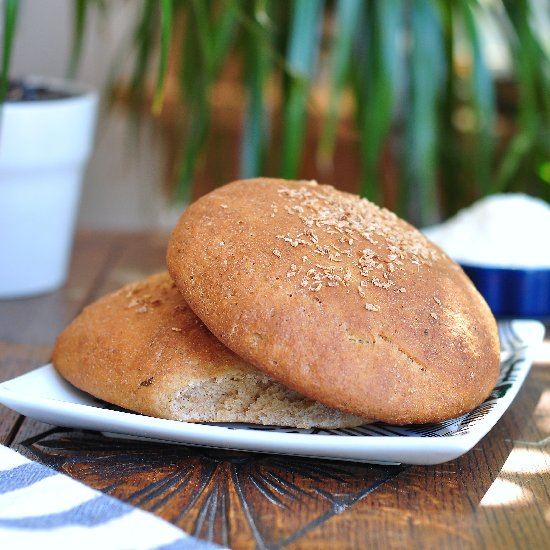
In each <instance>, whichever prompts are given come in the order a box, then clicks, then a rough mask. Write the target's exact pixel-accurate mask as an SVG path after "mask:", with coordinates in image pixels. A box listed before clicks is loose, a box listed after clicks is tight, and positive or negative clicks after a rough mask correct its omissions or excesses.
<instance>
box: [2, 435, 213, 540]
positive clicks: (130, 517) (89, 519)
mask: <svg viewBox="0 0 550 550" xmlns="http://www.w3.org/2000/svg"><path fill="white" fill-rule="evenodd" d="M0 548H2V549H5V550H9V549H11V548H14V549H15V548H17V549H26V548H33V549H35V548H43V549H49V548H55V549H56V550H62V549H71V550H73V549H74V548H78V550H84V549H87V548H93V549H94V550H97V549H98V548H99V549H101V550H111V549H112V550H123V549H128V550H141V549H151V550H153V549H155V550H161V549H162V550H176V549H178V550H179V549H180V548H185V549H188V548H189V549H197V550H206V549H213V548H220V547H219V546H216V545H213V544H209V543H207V542H204V541H200V540H198V539H196V538H194V537H191V536H190V535H187V534H186V533H185V532H184V531H182V530H181V529H178V528H177V527H175V526H174V525H172V524H170V523H168V522H166V521H164V520H162V519H160V518H158V517H157V516H155V515H153V514H150V513H148V512H145V511H143V510H139V509H138V508H134V507H132V506H130V505H128V504H125V503H123V502H121V501H119V500H117V499H115V498H112V497H109V496H107V495H104V494H103V493H101V492H99V491H95V490H94V489H91V488H90V487H87V486H86V485H84V484H82V483H80V482H78V481H75V480H74V479H72V478H70V477H69V476H67V475H64V474H60V473H59V472H56V471H55V470H52V469H51V468H47V467H46V466H43V465H42V464H38V463H36V462H32V461H30V460H27V459H26V458H25V457H23V456H21V455H20V454H18V453H16V452H15V451H13V450H12V449H9V448H7V447H5V446H2V445H0Z"/></svg>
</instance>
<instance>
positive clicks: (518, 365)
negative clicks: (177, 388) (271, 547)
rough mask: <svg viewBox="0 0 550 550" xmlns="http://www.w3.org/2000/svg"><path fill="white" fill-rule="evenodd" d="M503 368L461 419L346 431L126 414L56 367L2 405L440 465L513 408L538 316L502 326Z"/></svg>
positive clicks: (238, 444) (268, 445)
mask: <svg viewBox="0 0 550 550" xmlns="http://www.w3.org/2000/svg"><path fill="white" fill-rule="evenodd" d="M499 332H500V338H501V348H502V350H501V373H500V377H499V380H498V382H497V384H496V386H495V388H494V390H493V392H492V393H491V395H490V396H489V398H488V399H487V400H486V401H485V402H484V403H482V404H481V405H480V406H479V407H477V409H475V410H474V411H472V412H471V413H469V414H466V415H464V416H462V417H460V418H457V419H454V420H450V421H446V422H442V423H439V424H429V425H422V426H407V427H398V426H390V425H387V424H381V423H375V424H367V425H364V426H360V427H358V428H351V429H341V430H320V429H311V430H298V429H290V428H289V429H286V428H278V427H277V428H275V427H266V426H257V425H251V424H246V425H245V424H191V423H187V422H177V421H174V420H164V419H161V418H152V417H149V416H144V415H140V414H136V413H131V412H127V411H122V410H120V409H116V408H114V407H111V406H110V405H109V404H107V403H104V402H102V401H98V400H96V399H94V398H93V397H92V396H90V395H88V394H86V393H83V392H81V391H79V390H77V389H76V388H74V387H73V386H72V385H70V384H68V383H67V382H66V381H65V380H64V379H63V378H61V376H59V375H58V374H57V372H56V370H55V369H54V367H53V366H52V365H51V364H50V365H45V366H43V367H40V368H38V369H36V370H34V371H32V372H29V373H28V374H24V375H23V376H19V377H17V378H14V379H13V380H9V381H7V382H4V383H3V384H0V403H3V404H4V405H6V406H7V407H9V408H11V409H13V410H15V411H17V412H18V413H20V414H23V415H25V416H30V417H31V418H35V419H36V420H40V421H42V422H47V423H49V424H53V425H57V426H65V427H72V428H82V429H90V430H99V431H103V432H107V433H108V434H109V435H111V434H118V435H121V436H130V437H138V438H146V439H153V440H160V441H164V442H172V443H180V444H187V445H198V446H205V447H216V448H226V449H235V450H245V451H256V452H264V453H278V454H291V455H300V456H311V457H319V458H331V459H338V460H354V461H361V462H383V463H408V464H438V463H441V462H445V461H448V460H452V459H455V458H457V457H459V456H461V455H462V454H464V453H466V452H467V451H469V450H470V449H472V448H473V447H474V445H476V444H477V443H478V442H479V441H480V439H481V438H482V437H483V436H485V434H487V432H488V431H489V430H490V429H491V428H492V427H493V426H494V425H495V424H496V422H497V421H498V419H499V418H500V417H501V416H502V415H503V413H504V411H506V409H507V408H508V407H509V406H510V404H511V403H512V401H513V399H514V397H515V396H516V395H517V393H518V391H519V389H520V388H521V385H522V384H523V382H524V380H525V378H526V376H527V373H528V372H529V369H530V367H531V363H532V361H533V357H534V353H535V351H536V348H537V346H538V345H540V343H541V342H542V339H543V338H544V326H543V325H542V324H541V323H539V322H537V321H510V322H503V323H500V324H499Z"/></svg>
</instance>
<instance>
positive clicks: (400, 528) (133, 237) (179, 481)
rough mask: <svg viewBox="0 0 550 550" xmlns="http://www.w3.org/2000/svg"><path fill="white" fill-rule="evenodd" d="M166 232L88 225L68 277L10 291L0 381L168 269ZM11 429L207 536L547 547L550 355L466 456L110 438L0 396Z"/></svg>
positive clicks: (259, 544) (0, 413)
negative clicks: (317, 453)
mask: <svg viewBox="0 0 550 550" xmlns="http://www.w3.org/2000/svg"><path fill="white" fill-rule="evenodd" d="M166 242H167V236H166V235H162V234H160V235H157V234H97V233H81V234H79V236H78V238H77V241H76V245H75V252H74V257H73V263H72V269H71V274H70V278H69V281H68V282H67V284H66V285H65V287H64V288H63V289H62V290H60V291H58V292H55V293H53V294H49V295H46V296H41V297H36V298H29V299H24V300H11V301H0V381H4V380H8V379H10V378H12V377H14V376H16V375H18V374H22V373H24V372H28V371H30V370H32V369H34V368H36V367H38V366H40V365H42V364H44V363H46V362H47V361H48V359H49V357H50V353H51V349H52V346H53V343H54V341H55V337H56V335H57V334H58V333H59V332H60V331H61V330H62V329H63V328H64V327H65V326H66V324H67V323H68V322H69V321H70V320H71V319H72V318H73V317H74V316H75V315H77V314H78V313H79V311H81V309H82V308H83V307H84V306H85V305H86V304H87V303H89V302H91V301H93V300H94V299H96V298H98V297H99V296H101V295H103V294H105V293H107V292H110V291H111V290H114V289H116V288H119V287H120V286H122V285H123V284H126V283H127V282H130V281H134V280H137V279H140V278H142V277H144V276H145V275H148V274H150V273H153V272H156V271H160V270H162V269H164V252H165V248H166ZM0 441H1V442H2V443H3V444H5V445H9V446H11V447H13V448H15V449H16V450H18V451H19V452H21V453H23V454H24V455H26V456H28V457H30V458H32V459H34V460H38V461H40V462H42V463H44V464H47V465H49V466H52V467H54V468H55V469H57V470H60V471H63V472H65V473H67V474H68V475H70V476H71V477H73V478H75V479H78V480H81V481H82V482H84V483H85V484H87V485H90V486H91V487H94V488H96V489H99V490H101V491H103V492H105V493H108V494H110V495H113V496H115V497H117V498H119V499H122V500H124V501H126V502H128V503H130V504H132V505H134V506H137V507H140V508H143V509H145V510H148V511H150V512H152V513H154V514H157V515H159V516H161V517H162V518H164V519H166V520H168V521H170V522H172V523H174V524H176V525H178V526H180V527H181V528H183V529H184V530H185V531H187V532H189V533H192V534H194V535H196V536H198V537H200V538H203V539H206V540H211V541H215V542H218V543H220V544H224V545H227V546H230V547H231V548H235V549H241V548H243V549H249V548H250V549H252V548H260V549H261V548H269V549H278V548H285V549H298V548H300V549H302V548H303V549H318V548H331V549H348V548H349V549H355V548H423V549H424V548H437V549H439V548H460V549H462V548H487V549H492V548H495V549H496V548H499V549H500V548H526V549H533V548H549V547H550V452H549V449H550V363H548V362H546V361H545V360H543V359H541V360H540V361H538V362H537V363H535V365H534V366H533V368H532V369H531V372H530V374H529V376H528V378H527V381H526V382H525V384H524V386H523V387H522V389H521V391H520V393H519V395H518V397H517V398H516V400H515V401H514V403H513V404H512V406H511V407H510V409H509V410H508V411H507V412H506V413H505V414H504V416H503V417H502V419H501V420H500V421H499V422H498V424H497V425H496V426H495V427H494V428H493V430H491V432H490V433H489V434H488V435H487V436H486V437H485V438H483V439H482V440H481V442H480V443H479V444H478V445H476V446H475V447H474V448H473V449H472V450H471V451H470V452H469V453H467V454H466V455H464V456H462V457H460V458H458V459H456V460H453V461H451V462H447V463H444V464H440V465H437V466H409V465H399V466H387V465H375V464H361V463H353V462H343V461H329V460H316V459H307V458H298V457H288V456H277V455H268V454H255V453H245V452H236V451H222V450H213V449H206V448H194V447H189V446H185V445H169V444H160V443H147V442H140V441H136V440H132V439H117V438H110V437H107V436H105V435H102V434H100V433H97V432H90V431H82V430H71V429H66V428H58V427H55V426H50V425H47V424H43V423H41V422H38V421H35V420H32V419H30V418H25V417H22V416H20V415H18V414H17V413H15V412H13V411H11V410H9V409H7V408H5V407H3V406H2V405H0Z"/></svg>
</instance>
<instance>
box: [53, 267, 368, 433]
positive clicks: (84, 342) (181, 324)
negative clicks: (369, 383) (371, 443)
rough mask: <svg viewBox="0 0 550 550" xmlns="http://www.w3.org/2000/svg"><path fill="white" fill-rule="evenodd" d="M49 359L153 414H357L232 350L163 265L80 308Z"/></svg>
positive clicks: (302, 421)
mask: <svg viewBox="0 0 550 550" xmlns="http://www.w3.org/2000/svg"><path fill="white" fill-rule="evenodd" d="M53 363H54V365H55V367H56V368H57V370H58V371H59V372H60V373H61V374H62V376H64V377H65V378H66V379H67V380H68V381H69V382H71V383H72V384H74V385H75V386H76V387H78V388H80V389H82V390H84V391H86V392H88V393H90V394H92V395H94V396H96V397H98V398H100V399H102V400H104V401H107V402H109V403H113V404H116V405H118V406H120V407H124V408H126V409H130V410H133V411H137V412H140V413H144V414H147V415H151V416H157V417H162V418H169V419H174V420H185V421H205V422H251V423H260V424H273V425H285V426H295V427H301V428H309V427H313V426H318V427H324V428H335V427H349V426H357V425H359V424H362V423H364V422H365V420H364V419H361V418H357V417H355V416H352V415H349V414H345V413H341V412H340V411H335V410H332V409H329V408H328V407H325V406H324V405H322V404H320V403H316V402H314V401H312V400H310V399H307V398H304V397H302V396H300V395H298V394H297V393H296V392H294V391H291V390H289V389H288V388H285V387H283V386H281V384H279V383H277V382H275V381H274V380H272V379H270V378H269V377H268V376H266V375H264V374H263V373H261V372H259V371H257V369H255V368H253V367H252V366H250V365H249V364H247V363H245V362H244V361H243V360H242V359H241V358H239V357H237V356H236V355H235V354H234V353H232V352H231V351H230V350H228V349H227V348H226V347H225V346H224V345H223V344H221V343H220V342H219V341H218V340H216V338H215V337H214V336H213V335H212V334H211V333H210V332H209V331H208V329H206V327H205V326H204V325H203V324H202V322H201V321H200V320H199V319H198V318H197V317H196V316H195V315H194V314H193V312H192V311H191V310H190V308H189V307H188V306H187V304H186V303H185V301H184V299H183V297H182V296H181V294H180V293H179V292H178V290H177V289H176V287H175V285H174V284H173V282H172V280H171V279H170V276H169V275H168V273H161V274H157V275H153V276H151V277H148V278H147V279H145V280H144V281H140V282H138V283H135V284H132V285H128V286H126V287H124V288H122V289H121V290H119V291H117V292H114V293H112V294H110V295H108V296H105V297H103V298H102V299H100V300H99V301H97V302H96V303H94V304H92V305H90V306H88V307H87V308H86V309H85V310H84V311H83V312H82V313H81V314H80V315H79V316H78V317H77V318H76V319H75V320H74V321H73V322H72V323H71V324H70V325H69V326H68V327H67V328H66V329H65V330H64V331H63V332H62V333H61V334H60V335H59V337H58V339H57V342H56V346H55V349H54V353H53Z"/></svg>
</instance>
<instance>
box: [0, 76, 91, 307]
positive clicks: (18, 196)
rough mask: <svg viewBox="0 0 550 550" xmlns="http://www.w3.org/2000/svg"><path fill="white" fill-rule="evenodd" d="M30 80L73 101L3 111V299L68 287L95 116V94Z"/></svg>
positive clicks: (0, 228) (0, 271)
mask: <svg viewBox="0 0 550 550" xmlns="http://www.w3.org/2000/svg"><path fill="white" fill-rule="evenodd" d="M24 80H25V82H30V81H32V82H33V83H34V82H37V83H39V84H40V85H41V86H45V87H51V88H53V89H54V90H60V91H65V92H68V93H70V94H71V95H70V97H67V98H62V99H45V100H37V101H18V102H6V103H4V105H2V106H0V109H1V110H2V112H1V113H0V299H6V298H20V297H27V296H33V295H37V294H43V293H46V292H49V291H53V290H55V289H57V288H59V287H61V286H62V285H63V284H64V282H65V280H66V277H67V272H68V268H69V263H70V257H71V251H72V244H73V236H74V229H75V223H76V217H77V213H78V207H79V203H80V194H81V187H82V183H83V176H84V171H85V168H86V164H87V161H88V159H89V157H90V155H91V152H92V150H93V143H94V134H95V126H96V118H97V105H98V97H97V94H96V93H95V92H93V91H90V90H87V89H84V88H83V87H82V86H80V85H78V84H74V83H69V82H63V81H59V80H52V79H42V78H40V79H37V78H33V79H29V78H25V79H24Z"/></svg>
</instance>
